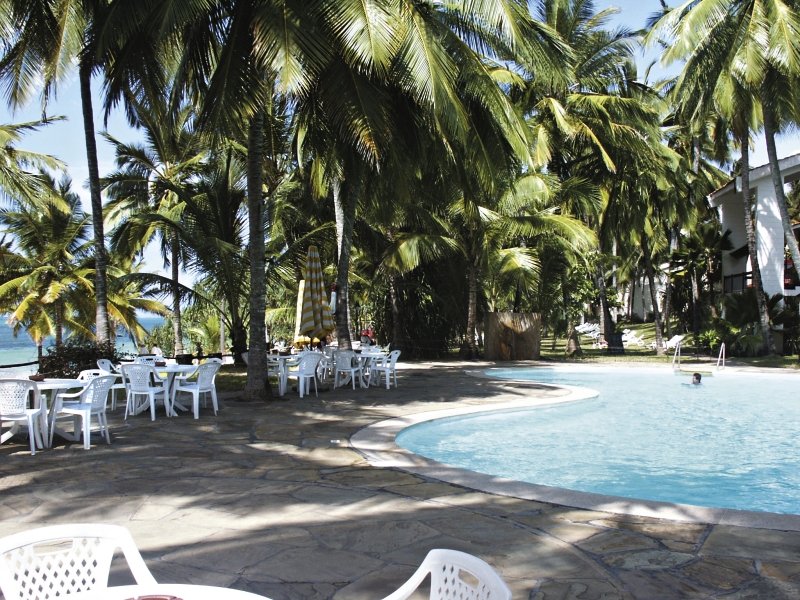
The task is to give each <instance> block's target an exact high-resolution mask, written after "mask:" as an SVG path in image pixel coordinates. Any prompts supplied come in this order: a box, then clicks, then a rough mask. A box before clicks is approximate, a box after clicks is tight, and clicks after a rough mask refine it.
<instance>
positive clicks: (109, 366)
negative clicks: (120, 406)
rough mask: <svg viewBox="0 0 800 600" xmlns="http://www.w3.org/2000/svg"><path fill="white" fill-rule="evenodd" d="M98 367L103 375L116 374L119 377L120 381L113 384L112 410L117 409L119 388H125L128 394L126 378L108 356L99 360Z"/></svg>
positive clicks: (124, 391)
mask: <svg viewBox="0 0 800 600" xmlns="http://www.w3.org/2000/svg"><path fill="white" fill-rule="evenodd" d="M97 366H98V368H99V369H100V370H101V371H102V372H103V373H102V374H103V375H114V376H115V377H116V378H117V379H119V382H118V383H115V384H114V385H112V386H111V410H116V409H117V390H123V393H126V394H127V389H128V388H127V387H126V386H125V379H124V378H123V377H122V373H121V372H120V370H119V369H118V368H117V367H115V366H114V363H112V362H111V361H110V360H108V359H107V358H99V359H98V360H97Z"/></svg>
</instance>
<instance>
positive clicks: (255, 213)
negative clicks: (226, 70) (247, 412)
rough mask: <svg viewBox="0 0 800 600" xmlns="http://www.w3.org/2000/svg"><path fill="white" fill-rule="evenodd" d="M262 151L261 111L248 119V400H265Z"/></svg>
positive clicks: (267, 392) (266, 390)
mask: <svg viewBox="0 0 800 600" xmlns="http://www.w3.org/2000/svg"><path fill="white" fill-rule="evenodd" d="M263 151H264V113H263V111H259V112H257V113H256V114H255V115H253V117H252V118H251V119H250V129H249V132H248V136H247V212H248V225H249V238H250V249H249V250H250V346H249V349H248V357H247V361H248V367H247V383H246V384H245V387H244V396H245V399H247V400H253V401H255V400H264V399H266V397H267V396H268V394H269V388H268V386H267V377H266V373H267V339H266V325H265V323H264V317H265V313H266V309H267V284H266V278H265V276H266V273H265V268H266V260H265V255H266V248H265V241H264V237H265V231H264V198H263V193H262V189H261V188H262V173H261V160H262V155H263Z"/></svg>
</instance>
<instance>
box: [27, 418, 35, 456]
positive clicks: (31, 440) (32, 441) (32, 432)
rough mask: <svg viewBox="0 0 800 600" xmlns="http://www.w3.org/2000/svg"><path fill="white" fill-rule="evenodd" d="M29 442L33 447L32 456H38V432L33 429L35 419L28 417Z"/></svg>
mask: <svg viewBox="0 0 800 600" xmlns="http://www.w3.org/2000/svg"><path fill="white" fill-rule="evenodd" d="M28 442H29V443H30V446H31V456H36V431H35V430H34V428H33V417H32V416H31V415H28Z"/></svg>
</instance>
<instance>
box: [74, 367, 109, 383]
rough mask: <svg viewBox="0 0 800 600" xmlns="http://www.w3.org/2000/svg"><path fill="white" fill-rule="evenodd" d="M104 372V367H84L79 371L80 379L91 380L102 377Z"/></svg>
mask: <svg viewBox="0 0 800 600" xmlns="http://www.w3.org/2000/svg"><path fill="white" fill-rule="evenodd" d="M102 374H103V371H102V369H84V370H83V371H81V372H80V373H78V381H91V380H92V379H94V378H95V377H100V376H101V375H102Z"/></svg>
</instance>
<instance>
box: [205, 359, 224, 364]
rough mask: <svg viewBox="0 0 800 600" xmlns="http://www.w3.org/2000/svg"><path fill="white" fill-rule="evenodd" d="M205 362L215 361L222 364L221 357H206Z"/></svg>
mask: <svg viewBox="0 0 800 600" xmlns="http://www.w3.org/2000/svg"><path fill="white" fill-rule="evenodd" d="M206 362H207V363H217V364H220V365H221V364H222V359H221V358H207V359H206Z"/></svg>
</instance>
